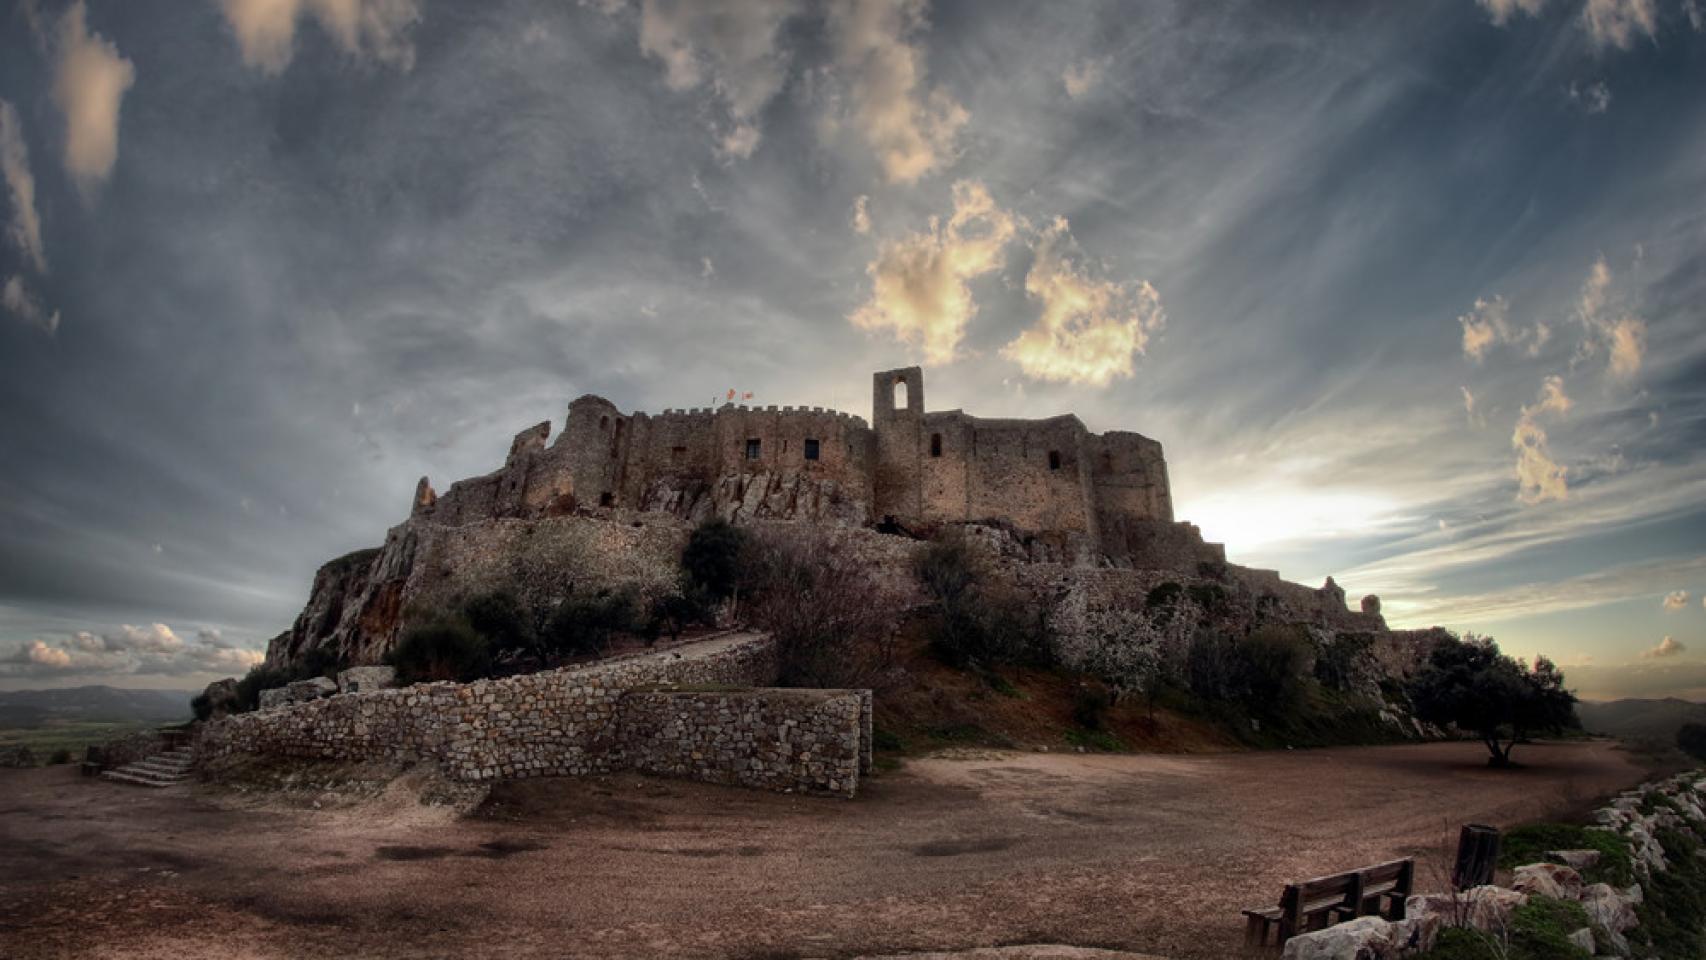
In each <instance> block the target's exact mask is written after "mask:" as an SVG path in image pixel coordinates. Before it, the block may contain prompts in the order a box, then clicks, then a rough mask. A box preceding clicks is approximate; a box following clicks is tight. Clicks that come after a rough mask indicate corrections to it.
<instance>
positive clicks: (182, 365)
mask: <svg viewBox="0 0 1706 960" xmlns="http://www.w3.org/2000/svg"><path fill="white" fill-rule="evenodd" d="M0 4H5V5H6V6H5V8H4V9H0V174H3V184H0V688H18V687H39V686H66V685H74V684H83V683H111V684H114V685H119V686H156V687H170V688H181V689H187V688H193V687H199V686H200V685H201V684H204V683H206V682H207V681H209V680H211V679H214V678H216V677H220V676H227V675H234V674H240V673H241V672H242V671H243V670H245V669H246V668H247V667H248V666H249V665H250V664H251V663H253V662H254V661H255V660H256V659H258V657H259V652H260V651H261V650H262V649H264V646H265V643H266V640H267V638H269V637H271V636H272V635H274V634H276V633H278V632H279V631H280V630H282V629H284V628H286V627H287V626H288V625H289V623H290V621H291V620H292V619H293V618H294V616H295V614H296V612H297V611H298V610H299V609H300V608H301V606H302V604H303V603H304V602H305V600H306V598H307V592H308V587H309V583H310V580H311V578H312V576H313V572H314V570H315V568H316V567H317V566H318V565H319V564H320V563H322V562H324V561H325V560H327V559H329V558H331V557H333V556H336V555H339V554H341V553H344V552H346V551H349V550H352V549H356V548H360V547H364V546H372V545H377V544H379V543H380V542H382V540H383V537H384V533H385V530H386V529H387V527H389V526H391V525H393V524H396V523H398V522H401V521H402V520H403V519H405V518H406V517H407V515H408V509H409V504H410V501H411V497H412V493H413V490H414V485H415V481H416V480H417V479H418V478H419V477H421V476H422V475H430V476H431V477H432V479H433V481H434V483H435V484H436V485H437V486H438V487H439V489H443V488H444V486H446V485H447V484H448V483H449V482H450V481H452V480H455V479H457V478H461V477H466V476H472V475H477V474H482V473H486V472H489V471H490V470H492V469H495V468H496V467H497V466H499V465H500V464H501V462H502V459H503V456H504V453H505V451H506V450H507V449H508V444H509V441H510V438H511V437H512V436H513V435H514V434H515V433H516V432H517V431H518V430H520V429H522V428H524V427H527V426H529V425H531V424H533V423H537V422H539V421H541V420H546V419H550V420H552V421H553V422H554V424H555V426H556V428H558V429H560V428H561V425H562V420H563V416H564V414H565V412H566V407H567V403H568V401H569V400H571V399H572V398H574V397H576V396H579V395H581V394H584V393H597V394H600V395H603V396H606V397H609V398H610V399H612V400H613V401H614V402H615V403H617V404H618V405H619V406H620V407H622V408H623V409H625V410H649V411H658V410H661V409H664V408H666V407H689V406H707V405H710V404H711V403H712V402H713V401H714V400H716V399H718V398H720V397H722V396H724V395H725V392H726V391H727V390H729V389H736V390H738V391H740V392H742V393H745V392H751V393H753V394H754V399H753V401H752V402H755V403H776V404H808V405H822V406H827V407H833V408H836V409H841V410H846V411H849V412H852V413H856V414H860V415H863V416H868V415H869V409H868V408H869V403H870V400H869V397H870V390H869V383H870V380H869V377H870V374H871V372H873V371H876V370H883V369H889V368H893V367H898V366H905V365H910V364H913V363H919V364H922V365H923V366H924V369H925V400H926V404H927V406H928V407H929V408H930V409H952V408H963V409H965V410H967V411H968V412H971V413H974V414H979V415H984V416H1032V417H1044V416H1051V415H1054V414H1058V413H1064V412H1074V413H1077V414H1078V415H1079V416H1080V417H1081V418H1082V419H1083V420H1084V421H1085V423H1086V424H1087V425H1088V426H1089V427H1090V428H1091V429H1093V430H1097V431H1101V430H1109V429H1122V430H1135V431H1137V432H1140V433H1143V434H1145V435H1147V436H1150V437H1153V438H1155V439H1157V440H1159V441H1161V442H1162V443H1163V444H1164V445H1165V448H1166V452H1167V457H1168V462H1169V466H1170V471H1171V477H1172V484H1173V491H1174V500H1175V504H1176V510H1177V513H1178V515H1179V517H1180V519H1184V520H1190V521H1192V522H1195V523H1197V524H1199V525H1200V526H1201V527H1202V529H1203V532H1204V534H1205V536H1207V537H1208V538H1209V539H1211V540H1214V541H1217V542H1223V543H1225V544H1226V546H1227V550H1228V553H1229V555H1230V558H1231V559H1233V560H1234V561H1236V562H1240V563H1245V564H1248V565H1252V566H1259V567H1267V568H1274V569H1278V570H1280V571H1281V573H1282V574H1283V575H1285V576H1286V577H1287V578H1288V579H1292V580H1297V581H1300V582H1305V583H1311V584H1318V583H1320V582H1321V581H1322V580H1323V579H1324V578H1325V577H1326V576H1328V575H1332V576H1333V577H1334V578H1335V579H1336V581H1337V582H1338V583H1339V584H1340V585H1341V586H1343V587H1344V588H1345V589H1346V590H1347V591H1348V592H1349V593H1350V595H1351V596H1352V597H1353V598H1356V597H1359V596H1361V595H1362V594H1366V593H1375V594H1378V595H1379V596H1380V597H1381V598H1382V601H1383V608H1384V611H1385V613H1386V615H1387V618H1388V620H1389V621H1390V622H1391V623H1392V624H1393V625H1394V626H1407V627H1423V626H1430V625H1435V624H1437V625H1442V626H1445V627H1448V628H1450V629H1452V630H1456V631H1467V632H1475V633H1478V634H1491V635H1493V636H1494V637H1496V638H1497V639H1498V640H1499V641H1500V643H1501V645H1502V647H1503V648H1504V649H1505V650H1506V651H1507V652H1510V653H1513V654H1517V655H1519V656H1522V657H1531V656H1534V655H1535V654H1538V653H1545V654H1547V655H1549V656H1551V657H1553V658H1554V659H1555V660H1557V661H1558V662H1559V663H1560V664H1562V665H1563V666H1564V668H1565V673H1566V675H1567V677H1568V679H1569V682H1570V684H1571V686H1573V687H1575V688H1576V689H1577V690H1578V691H1579V692H1580V693H1581V694H1582V695H1583V696H1587V697H1592V698H1606V697H1615V696H1669V695H1679V696H1688V697H1699V698H1702V699H1706V442H1703V441H1706V101H1703V98H1702V95H1703V94H1706V0H1435V2H1428V3H1405V4H1394V3H1372V2H1371V3H1363V4H1358V3H1350V2H1346V3H1335V4H1319V3H1304V2H1289V3H1288V2H1274V0H1250V2H1230V0H1228V2H1216V0H1178V2H1171V3H1169V2H1160V0H1155V2H1145V3H1115V2H1107V3H1097V2H1080V3H1071V4H1033V3H1020V2H993V0H961V2H948V0H933V2H926V0H860V2H853V0H832V2H831V0H702V2H686V0H637V2H623V0H604V2H581V3H574V2H570V0H491V2H483V3H478V4H470V3H452V2H449V0H195V2H190V0H185V2H176V0H174V2H166V0H122V2H121V0H87V2H76V3H65V2H62V0H23V2H19V0H0ZM1353 602H1354V600H1353Z"/></svg>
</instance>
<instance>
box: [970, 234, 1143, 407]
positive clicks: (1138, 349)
mask: <svg viewBox="0 0 1706 960" xmlns="http://www.w3.org/2000/svg"><path fill="white" fill-rule="evenodd" d="M1033 249H1034V250H1035V255H1036V259H1035V260H1034V261H1033V262H1032V264H1031V269H1030V271H1029V272H1028V273H1027V274H1026V275H1025V293H1026V294H1027V295H1028V296H1029V297H1030V298H1031V299H1033V300H1035V301H1037V302H1038V303H1039V304H1041V306H1042V315H1041V316H1039V317H1038V318H1037V322H1036V323H1035V324H1034V325H1032V326H1031V327H1030V328H1029V329H1027V330H1026V331H1025V332H1023V333H1021V334H1020V335H1019V337H1018V338H1017V339H1016V340H1014V341H1013V342H1011V343H1009V344H1008V345H1007V346H1006V347H1004V348H1003V349H1002V351H1001V355H1002V356H1004V357H1006V358H1008V359H1009V360H1012V361H1013V362H1014V363H1017V364H1018V365H1019V369H1021V370H1023V371H1024V372H1025V375H1026V376H1029V377H1033V378H1035V379H1038V380H1057V381H1066V382H1069V383H1085V384H1090V385H1092V386H1104V385H1106V384H1107V383H1108V381H1110V380H1113V379H1115V378H1119V377H1129V376H1131V371H1132V358H1133V357H1135V356H1136V355H1137V354H1140V353H1142V352H1143V349H1144V345H1145V344H1146V343H1148V341H1149V334H1150V333H1151V332H1153V331H1155V330H1158V329H1160V327H1161V326H1162V324H1163V323H1165V322H1166V314H1165V313H1163V312H1162V310H1161V297H1160V295H1159V294H1157V293H1156V292H1155V288H1154V287H1152V286H1150V285H1149V283H1148V282H1147V281H1139V282H1137V283H1115V282H1113V281H1111V280H1098V279H1094V278H1092V277H1091V276H1090V271H1089V270H1088V269H1087V268H1086V267H1084V266H1082V265H1081V263H1082V260H1083V255H1082V254H1081V253H1080V252H1079V250H1078V245H1077V243H1076V242H1075V241H1074V240H1073V238H1072V232H1071V230H1070V229H1069V228H1068V226H1067V222H1066V218H1065V217H1056V218H1055V220H1054V222H1053V223H1051V224H1049V225H1048V227H1046V228H1045V229H1044V230H1043V231H1042V233H1041V235H1040V236H1039V237H1038V238H1037V241H1036V243H1035V244H1033Z"/></svg>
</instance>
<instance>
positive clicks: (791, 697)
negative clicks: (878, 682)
mask: <svg viewBox="0 0 1706 960" xmlns="http://www.w3.org/2000/svg"><path fill="white" fill-rule="evenodd" d="M869 696H870V693H869V691H859V690H737V691H668V690H664V691H633V692H630V693H628V694H627V695H626V696H624V697H622V698H621V701H620V702H619V703H618V705H617V719H618V723H617V729H618V731H619V733H618V738H619V743H620V750H621V754H622V758H623V760H624V762H625V763H626V765H627V766H628V767H630V768H632V769H634V770H638V771H640V772H642V773H653V774H662V775H665V776H673V777H686V778H689V779H693V780H699V781H703V782H705V783H722V784H729V785H734V786H744V787H757V788H760V789H765V790H779V791H801V792H807V793H827V794H832V795H836V796H842V797H851V796H853V794H854V791H855V790H857V789H858V786H859V774H860V772H861V768H862V767H863V766H864V763H865V761H864V751H865V749H866V747H865V745H866V744H868V743H869V739H870V738H869V737H868V736H865V735H864V734H863V731H862V729H861V727H862V720H861V715H862V713H863V710H864V704H865V701H866V700H868V699H869Z"/></svg>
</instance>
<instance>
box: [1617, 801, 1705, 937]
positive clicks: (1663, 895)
mask: <svg viewBox="0 0 1706 960" xmlns="http://www.w3.org/2000/svg"><path fill="white" fill-rule="evenodd" d="M1654 837H1655V839H1657V840H1658V841H1659V845H1660V846H1662V847H1664V848H1665V859H1666V861H1667V862H1668V868H1667V869H1665V870H1662V871H1658V870H1655V871H1653V873H1652V875H1651V876H1650V877H1648V878H1647V879H1646V880H1644V881H1643V882H1642V887H1643V888H1644V892H1645V894H1646V896H1645V898H1644V899H1643V902H1641V903H1639V904H1636V905H1635V914H1636V916H1637V917H1639V918H1640V921H1641V922H1640V925H1639V926H1637V927H1635V929H1633V930H1631V931H1629V939H1630V941H1631V942H1633V943H1635V944H1636V945H1637V946H1640V947H1643V948H1644V949H1643V950H1641V951H1639V953H1638V955H1640V956H1652V957H1658V958H1660V960H1685V958H1689V960H1693V958H1698V957H1702V956H1706V860H1702V859H1701V856H1700V850H1701V846H1700V843H1699V841H1697V840H1695V838H1694V836H1693V834H1692V833H1690V832H1688V831H1686V830H1679V829H1676V828H1674V827H1661V828H1659V830H1658V831H1657V832H1656V833H1655V834H1654Z"/></svg>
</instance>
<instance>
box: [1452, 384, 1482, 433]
mask: <svg viewBox="0 0 1706 960" xmlns="http://www.w3.org/2000/svg"><path fill="white" fill-rule="evenodd" d="M1457 389H1459V390H1461V391H1463V412H1464V413H1465V414H1466V415H1467V416H1468V417H1469V425H1470V426H1472V427H1484V426H1486V425H1487V417H1486V415H1485V414H1483V413H1482V412H1481V411H1480V410H1479V409H1478V408H1477V407H1476V406H1475V394H1474V393H1472V392H1470V390H1469V388H1468V387H1458V388H1457Z"/></svg>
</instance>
